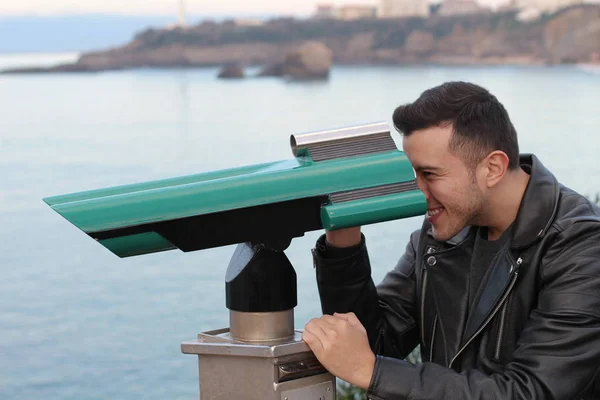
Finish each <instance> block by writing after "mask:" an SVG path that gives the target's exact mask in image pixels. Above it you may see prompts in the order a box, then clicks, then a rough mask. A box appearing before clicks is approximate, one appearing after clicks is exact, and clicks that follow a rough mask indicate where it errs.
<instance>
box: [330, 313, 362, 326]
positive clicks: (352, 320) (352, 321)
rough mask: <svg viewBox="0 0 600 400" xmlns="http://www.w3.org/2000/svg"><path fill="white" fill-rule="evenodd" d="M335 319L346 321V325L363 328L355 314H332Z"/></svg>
mask: <svg viewBox="0 0 600 400" xmlns="http://www.w3.org/2000/svg"><path fill="white" fill-rule="evenodd" d="M333 315H334V316H335V317H336V318H340V319H343V320H345V321H348V323H349V324H350V325H352V326H363V325H362V323H361V322H360V320H359V319H358V317H357V316H356V314H354V313H353V312H349V313H346V314H338V313H335V314H333Z"/></svg>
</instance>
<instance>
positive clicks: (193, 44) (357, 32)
mask: <svg viewBox="0 0 600 400" xmlns="http://www.w3.org/2000/svg"><path fill="white" fill-rule="evenodd" d="M599 30H600V5H591V4H586V5H579V6H572V7H569V8H566V9H563V10H560V11H558V12H556V13H555V14H552V15H543V16H542V17H541V18H540V19H538V20H535V21H530V22H524V21H519V20H517V13H516V11H514V10H512V11H505V12H500V13H482V14H471V15H459V16H440V15H434V16H432V17H429V18H427V19H424V18H403V19H363V20H354V21H344V20H318V19H311V20H295V19H285V18H284V19H273V20H270V21H266V22H265V23H264V24H260V25H258V26H254V25H252V26H246V25H238V24H236V23H235V22H233V21H226V22H222V23H216V22H204V23H202V24H199V25H196V26H193V27H189V28H185V29H182V28H170V29H147V30H145V31H142V32H139V33H138V34H136V35H135V36H134V38H133V39H132V40H131V41H130V42H129V43H127V44H125V45H123V46H120V47H115V48H112V49H109V50H104V51H95V52H87V53H83V54H82V55H81V56H80V57H79V58H78V59H77V60H76V61H75V62H70V63H62V64H60V65H55V66H49V67H48V66H44V65H29V66H27V67H25V68H16V67H15V68H8V69H6V68H3V69H2V71H0V72H2V73H4V74H18V73H22V74H34V73H66V72H77V73H86V72H102V71H118V70H131V69H140V68H154V69H173V68H178V69H181V68H203V67H220V66H221V67H222V66H224V65H231V64H237V65H241V66H243V67H250V66H265V65H269V64H273V63H276V62H280V61H281V60H282V59H283V58H284V57H285V56H286V54H290V53H291V52H293V51H294V50H295V49H297V48H298V46H300V45H302V44H303V43H306V42H307V41H313V42H320V43H322V44H324V45H325V46H326V47H328V48H329V49H330V50H331V52H332V55H333V65H373V66H375V65H399V66H401V65H457V66H460V65H464V66H477V65H481V66H490V65H515V66H525V65H534V66H543V65H559V64H569V65H577V64H584V65H585V64H591V65H595V64H600V41H598V40H597V34H596V33H595V32H598V31H599Z"/></svg>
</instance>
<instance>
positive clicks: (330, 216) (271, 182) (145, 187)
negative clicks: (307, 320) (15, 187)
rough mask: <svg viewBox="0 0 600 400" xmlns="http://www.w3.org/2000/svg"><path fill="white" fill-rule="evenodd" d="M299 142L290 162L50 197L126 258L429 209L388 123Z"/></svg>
mask: <svg viewBox="0 0 600 400" xmlns="http://www.w3.org/2000/svg"><path fill="white" fill-rule="evenodd" d="M291 145H292V150H293V153H294V155H295V158H293V159H290V160H284V161H277V162H270V163H264V164H258V165H250V166H245V167H239V168H232V169H226V170H221V171H214V172H206V173H200V174H195V175H189V176H184V177H177V178H171V179H164V180H157V181H151V182H145V183H138V184H131V185H125V186H118V187H111V188H106V189H99V190H92V191H86V192H80V193H73V194H67V195H60V196H54V197H49V198H45V199H44V201H45V202H46V203H47V204H48V205H49V206H51V207H52V209H54V210H55V211H56V212H57V213H59V214H60V215H61V216H63V217H64V218H65V219H67V220H68V221H69V222H71V223H72V224H73V225H75V226H77V227H78V228H79V229H81V230H82V231H84V232H85V233H86V234H88V235H89V236H91V237H92V238H94V239H96V240H97V241H98V242H99V243H100V244H102V245H103V246H105V247H106V248H107V249H109V250H110V251H112V252H113V253H114V254H116V255H118V256H120V257H128V256H134V255H139V254H147V253H153V252H158V251H164V250H171V249H175V248H179V249H181V250H182V251H194V250H200V249H205V248H210V247H217V246H224V245H228V244H235V243H243V242H248V241H251V242H257V243H258V242H263V241H266V242H268V241H273V240H278V239H282V238H289V239H291V238H293V237H298V236H302V235H304V233H305V232H307V231H311V230H318V229H328V230H335V229H340V228H345V227H351V226H359V225H367V224H373V223H377V222H383V221H389V220H394V219H400V218H407V217H412V216H415V215H420V214H424V213H425V211H426V203H425V198H424V195H423V193H422V192H421V191H419V190H418V188H417V186H416V183H415V179H414V172H413V169H412V167H411V165H410V163H409V161H408V159H407V158H406V156H405V154H404V153H403V152H401V151H399V150H398V149H397V148H396V146H395V144H393V140H392V139H391V136H390V134H389V129H388V128H387V124H381V123H380V124H371V125H362V126H358V127H351V128H344V129H338V130H332V131H324V132H313V133H308V134H304V135H293V136H292V137H291Z"/></svg>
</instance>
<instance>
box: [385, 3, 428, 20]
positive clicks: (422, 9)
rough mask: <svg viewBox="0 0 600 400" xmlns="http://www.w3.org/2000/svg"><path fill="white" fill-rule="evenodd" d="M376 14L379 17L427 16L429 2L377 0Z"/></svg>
mask: <svg viewBox="0 0 600 400" xmlns="http://www.w3.org/2000/svg"><path fill="white" fill-rule="evenodd" d="M377 16H378V17H379V18H402V17H422V18H427V17H428V16H429V2H428V1H427V0H379V7H378V8H377Z"/></svg>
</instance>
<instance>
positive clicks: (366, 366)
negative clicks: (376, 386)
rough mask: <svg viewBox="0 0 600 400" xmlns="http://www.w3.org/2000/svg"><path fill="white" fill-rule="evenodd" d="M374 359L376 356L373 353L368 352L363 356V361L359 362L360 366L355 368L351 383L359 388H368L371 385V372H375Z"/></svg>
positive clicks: (375, 359)
mask: <svg viewBox="0 0 600 400" xmlns="http://www.w3.org/2000/svg"><path fill="white" fill-rule="evenodd" d="M376 361H377V357H376V356H375V354H373V353H372V352H369V355H368V357H366V358H365V361H364V362H363V363H361V365H360V367H359V368H358V369H357V371H356V374H355V379H354V382H351V383H352V384H353V385H354V386H357V387H359V388H361V389H365V390H368V389H369V386H370V385H371V379H372V378H373V373H374V372H375V362H376Z"/></svg>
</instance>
